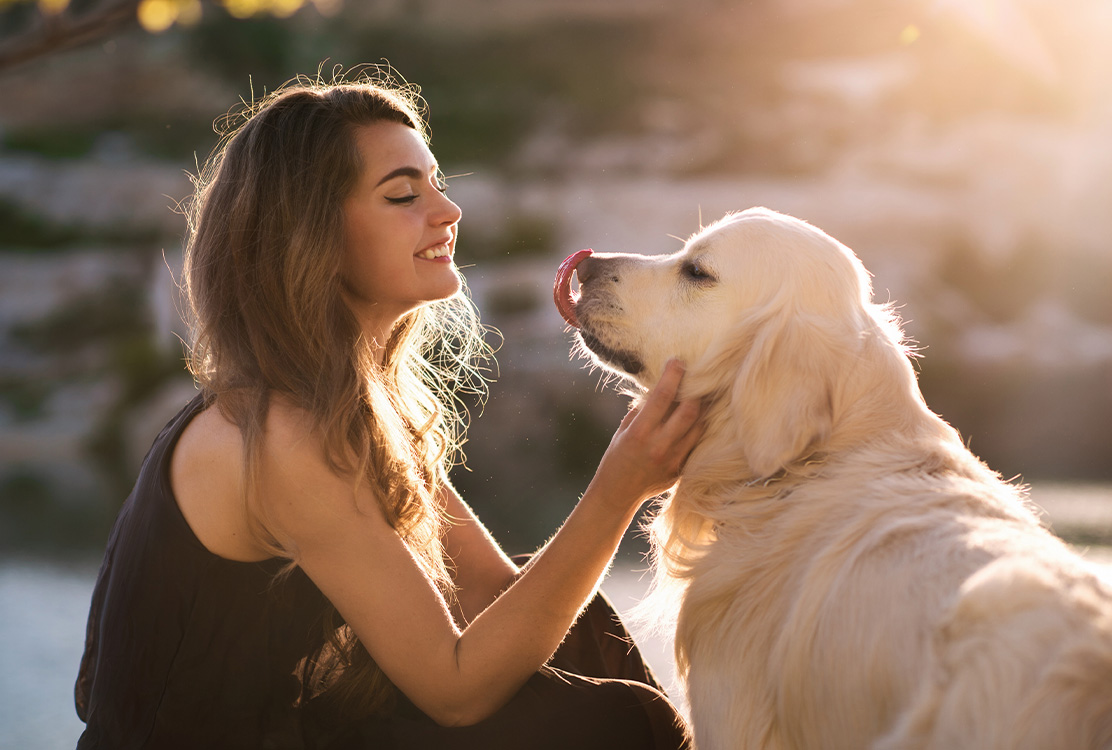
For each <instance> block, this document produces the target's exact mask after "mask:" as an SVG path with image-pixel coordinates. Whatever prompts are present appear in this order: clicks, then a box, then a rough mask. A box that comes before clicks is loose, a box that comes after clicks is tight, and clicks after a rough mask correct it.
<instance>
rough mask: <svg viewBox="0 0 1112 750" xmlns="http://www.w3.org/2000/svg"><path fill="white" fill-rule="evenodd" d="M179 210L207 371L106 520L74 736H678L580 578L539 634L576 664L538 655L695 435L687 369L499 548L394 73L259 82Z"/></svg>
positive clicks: (490, 741) (169, 741) (603, 739)
mask: <svg viewBox="0 0 1112 750" xmlns="http://www.w3.org/2000/svg"><path fill="white" fill-rule="evenodd" d="M192 219H193V220H192V222H191V233H190V237H189V241H188V244H187V255H186V260H187V263H186V284H187V289H188V293H189V300H190V304H191V307H192V310H193V313H194V316H195V319H196V320H195V333H194V342H193V348H192V352H191V359H190V368H191V371H192V372H193V374H194V376H195V378H196V379H197V381H198V383H199V384H200V386H201V394H200V395H199V396H198V397H197V398H196V399H195V400H194V401H193V402H192V403H190V404H189V405H188V406H187V407H186V408H185V409H184V410H183V411H182V412H181V413H180V414H179V415H178V416H177V417H176V418H175V419H174V420H173V421H171V423H170V424H169V425H167V427H166V429H165V430H164V431H163V433H162V434H161V435H160V436H159V437H158V438H157V439H156V441H155V443H154V446H153V447H152V449H151V452H150V453H149V454H148V457H147V459H146V461H145V462H144V466H143V469H142V471H141V473H140V477H139V479H138V482H137V484H136V487H135V490H134V491H133V492H132V495H131V496H130V497H129V498H128V501H127V503H126V504H125V506H124V508H123V510H122V511H121V514H120V517H119V519H118V520H117V523H116V526H115V529H114V531H113V533H112V537H111V539H110V541H109V546H108V551H107V554H106V556H105V561H104V565H103V567H102V570H101V573H100V577H99V579H98V582H97V587H96V590H95V592H94V595H93V603H92V607H91V610H90V616H89V629H88V638H87V645H86V653H85V657H84V659H83V661H82V665H81V672H80V676H79V678H78V684H77V703H78V712H79V714H80V715H81V717H82V718H83V719H84V720H85V721H86V723H87V728H86V731H85V733H84V734H83V735H82V738H81V740H80V742H79V747H80V748H101V747H105V748H108V747H111V748H121V747H129V748H130V747H136V748H138V747H152V748H154V747H157V748H170V747H189V748H198V747H206V748H213V747H236V748H249V747H268V748H270V747H273V748H281V747H324V746H326V745H327V746H330V747H367V748H371V747H385V748H391V747H427V748H434V747H451V748H457V747H476V748H478V747H483V748H497V747H502V746H505V747H536V748H543V747H553V748H558V747H560V748H562V747H592V746H599V747H603V746H605V747H676V746H677V745H679V744H680V743H681V742H682V734H683V732H682V727H681V726H680V724H681V722H680V721H679V719H678V717H677V715H676V714H675V712H674V710H673V709H672V708H671V706H670V704H668V703H667V701H666V700H665V699H664V698H663V696H662V695H661V694H660V693H658V692H656V691H655V690H654V689H653V687H651V686H650V685H647V684H643V683H645V682H651V677H649V676H648V674H647V672H646V671H645V669H644V668H643V665H641V663H640V661H639V659H638V658H637V656H636V654H635V653H634V654H633V656H632V657H627V656H626V654H625V653H619V654H617V656H618V658H614V656H615V654H614V651H615V649H614V647H613V644H614V643H617V641H616V640H614V638H613V637H612V635H608V634H607V632H605V631H607V629H609V630H611V631H614V632H616V633H617V634H619V635H621V634H623V632H622V631H621V630H620V627H619V626H616V625H614V623H613V622H612V620H613V616H612V613H611V612H609V611H608V610H606V609H605V605H604V604H603V603H601V602H600V601H598V600H596V601H595V602H594V603H593V604H591V607H590V608H589V609H588V616H586V617H585V618H584V620H585V621H584V622H582V623H581V624H580V625H578V626H576V628H575V629H573V630H572V636H571V637H569V639H568V640H569V643H568V644H567V645H566V646H565V648H564V649H562V650H561V653H560V654H557V658H556V659H555V660H554V661H553V662H552V664H553V665H561V664H563V665H565V666H569V667H574V668H577V669H580V670H581V671H582V672H585V673H589V677H584V676H576V675H574V674H571V673H567V672H561V671H558V670H556V669H554V668H553V667H552V666H545V664H546V662H548V661H549V659H550V657H552V656H553V653H554V652H555V651H556V650H557V648H558V647H559V646H560V644H561V642H562V641H563V640H564V639H565V636H566V635H567V634H568V631H569V628H571V627H572V625H573V623H575V622H576V619H577V617H578V616H579V615H580V613H581V612H582V611H583V609H584V607H585V606H586V605H587V603H588V602H589V601H590V600H591V599H592V596H593V594H594V592H595V588H596V586H597V584H598V581H599V579H600V578H601V577H602V575H603V574H604V572H605V570H606V567H607V565H608V564H609V561H610V559H611V557H612V555H613V554H614V551H615V549H616V547H617V545H618V542H619V540H620V538H621V536H622V533H623V532H624V531H625V529H626V527H627V526H628V524H629V523H630V521H631V520H632V518H633V516H634V514H635V513H636V511H637V509H638V507H639V506H640V505H641V503H642V502H643V501H644V500H645V499H646V498H648V497H651V496H653V495H654V494H657V493H659V492H662V491H664V490H665V489H667V488H668V487H669V486H670V485H671V484H672V483H674V481H675V480H676V477H677V475H678V471H679V467H680V465H681V464H682V461H683V460H684V458H685V457H686V455H687V454H688V453H689V452H690V449H691V447H692V446H693V445H694V442H695V440H696V439H697V437H698V433H699V428H698V427H697V412H698V409H697V406H696V405H694V404H692V403H686V402H684V403H680V404H679V405H678V406H673V399H674V397H675V394H676V391H677V388H678V383H679V380H680V377H681V375H682V368H681V367H680V366H679V365H678V364H673V365H671V366H670V367H669V368H668V370H667V371H666V372H665V374H664V376H663V377H662V379H661V382H660V384H659V385H658V386H657V387H656V388H655V389H654V390H653V392H652V393H650V395H649V396H648V398H647V400H646V401H645V403H644V405H643V407H642V408H641V409H640V410H639V411H633V412H631V413H630V414H629V415H628V416H627V417H626V419H625V420H623V422H622V424H621V425H620V427H619V429H618V431H617V432H616V434H615V437H614V439H613V441H612V442H611V445H610V447H609V448H608V449H607V451H606V453H605V455H604V456H603V459H602V462H601V464H600V466H599V469H598V472H597V473H596V475H595V477H594V479H593V480H592V482H591V483H590V485H589V486H588V488H587V490H586V491H585V492H584V494H583V496H582V498H581V499H580V501H579V503H578V504H577V506H576V507H575V509H574V511H573V512H572V513H571V515H570V516H569V517H568V519H567V521H566V522H565V523H564V525H563V526H562V528H561V529H560V531H559V532H558V533H557V534H556V535H555V536H554V537H553V538H552V540H551V541H550V542H549V543H548V544H547V545H545V547H544V548H543V549H542V550H541V551H540V552H538V553H537V554H536V555H534V556H533V557H532V558H531V560H530V562H529V563H528V565H526V566H525V568H524V569H523V570H519V569H518V568H517V566H516V565H515V564H514V563H513V562H511V560H510V559H508V558H507V557H506V555H505V554H504V553H503V552H502V550H501V549H500V548H499V547H498V545H497V544H496V543H495V542H494V541H493V539H492V538H491V537H490V535H489V534H488V533H487V531H486V529H485V528H484V527H483V526H482V524H481V523H480V522H479V521H478V519H477V518H476V517H475V515H474V514H473V513H472V512H471V510H470V509H469V508H468V506H467V505H466V504H465V503H464V502H463V500H462V499H461V498H460V497H459V495H458V494H457V493H456V492H455V490H454V489H453V488H452V486H451V484H450V483H449V482H448V479H447V474H446V469H447V467H448V466H449V465H450V462H451V460H452V457H453V455H454V453H455V452H456V450H457V449H458V446H459V444H460V440H461V431H462V428H461V420H460V417H459V415H458V414H457V412H456V410H455V409H453V408H450V407H451V406H452V405H453V404H452V401H453V399H454V398H455V394H456V392H458V390H459V388H460V387H461V383H462V384H466V383H469V382H470V383H474V382H475V380H474V378H471V377H469V376H470V375H471V374H473V372H472V371H471V369H470V367H471V365H470V364H469V363H470V362H471V361H472V359H473V357H472V355H474V354H475V353H476V352H477V351H479V350H481V348H482V345H481V339H480V338H479V331H480V329H479V326H478V323H477V320H476V318H475V316H474V314H473V312H472V309H471V308H470V306H469V303H468V302H467V300H466V298H465V297H464V296H463V294H462V293H461V284H462V282H461V279H460V277H459V273H458V270H457V268H456V266H455V263H454V257H453V256H454V250H455V241H456V233H457V229H458V224H459V220H460V210H459V208H458V206H456V205H455V204H454V203H453V202H452V201H451V200H449V199H448V197H447V196H446V194H445V185H444V183H443V180H442V178H441V175H440V171H439V167H438V165H437V163H436V160H435V158H434V157H433V155H432V152H431V151H430V150H429V147H428V142H427V137H426V134H425V131H424V127H423V121H422V118H421V116H420V113H419V109H418V106H417V99H416V98H415V96H414V95H413V94H411V93H410V92H408V91H407V90H405V89H401V88H398V87H393V86H390V85H388V84H385V83H381V82H380V83H375V82H372V81H370V80H363V81H360V82H357V83H341V84H333V85H327V86H325V85H311V84H307V83H304V82H300V83H298V84H296V85H291V86H289V87H286V88H285V89H283V90H280V91H279V92H277V93H275V94H273V95H271V96H269V97H267V98H266V99H265V100H264V101H263V102H262V103H261V104H260V105H258V106H256V107H254V108H253V109H251V110H250V111H249V112H247V113H246V115H245V118H244V122H243V123H242V125H241V126H240V127H239V128H238V129H237V130H234V131H233V132H232V133H230V134H229V136H227V137H226V138H225V139H224V141H222V146H221V147H220V148H218V150H217V152H216V154H215V156H214V157H213V159H211V160H210V162H209V164H208V166H207V167H206V169H205V170H204V172H203V174H202V175H201V178H200V179H199V180H198V185H197V193H196V198H195V202H194V206H193V214H192ZM592 612H593V614H592ZM599 623H601V625H599ZM584 644H586V645H584ZM625 651H626V653H628V648H626V649H625ZM611 677H632V678H634V679H630V680H626V681H619V680H613V679H599V678H611ZM638 677H640V678H641V682H637V681H636V678H638Z"/></svg>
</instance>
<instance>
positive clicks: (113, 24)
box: [0, 0, 140, 72]
mask: <svg viewBox="0 0 1112 750" xmlns="http://www.w3.org/2000/svg"><path fill="white" fill-rule="evenodd" d="M139 2H140V0H117V1H116V2H110V1H109V2H104V3H98V4H96V5H94V6H93V7H92V8H90V9H89V10H87V11H85V12H84V13H82V14H80V15H78V16H73V15H70V13H69V11H64V12H62V13H60V14H59V15H56V16H47V15H45V14H43V15H42V22H41V23H40V24H38V25H37V26H36V27H34V28H32V29H29V30H27V31H26V32H23V33H21V34H18V35H17V36H15V37H14V38H13V39H11V40H10V41H7V42H5V43H3V44H2V45H0V72H3V71H6V70H9V69H11V68H14V67H16V66H17V65H22V64H23V63H26V62H30V61H31V60H34V59H36V58H39V57H43V56H45V55H50V54H53V53H56V52H62V51H63V50H69V49H74V48H76V47H81V46H84V45H86V44H91V43H92V42H96V41H99V40H101V39H104V38H106V37H109V36H112V35H113V34H115V33H116V32H118V31H120V30H122V29H124V28H126V27H127V26H130V25H131V24H133V23H137V21H136V12H137V10H138V8H139Z"/></svg>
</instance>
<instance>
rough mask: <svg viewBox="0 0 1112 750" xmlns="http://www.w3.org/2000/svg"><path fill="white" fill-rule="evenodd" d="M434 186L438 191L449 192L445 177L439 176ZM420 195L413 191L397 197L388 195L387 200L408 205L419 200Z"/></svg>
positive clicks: (399, 204) (400, 204)
mask: <svg viewBox="0 0 1112 750" xmlns="http://www.w3.org/2000/svg"><path fill="white" fill-rule="evenodd" d="M432 186H433V189H435V190H436V191H437V192H438V193H441V194H447V192H448V183H447V182H446V181H445V180H444V178H443V177H437V178H436V179H435V180H434V181H433V183H432ZM420 197H421V194H420V193H418V192H412V193H409V194H408V195H399V196H397V197H396V198H391V197H390V196H387V197H386V200H387V201H389V202H390V203H393V204H394V205H397V206H408V205H409V204H410V203H413V201H415V200H417V199H418V198H420Z"/></svg>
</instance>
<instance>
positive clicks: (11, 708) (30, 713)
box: [0, 560, 673, 750]
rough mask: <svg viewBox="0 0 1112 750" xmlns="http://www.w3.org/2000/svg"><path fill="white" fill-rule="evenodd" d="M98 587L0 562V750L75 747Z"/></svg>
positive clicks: (664, 669) (650, 650)
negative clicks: (89, 621) (80, 672)
mask: <svg viewBox="0 0 1112 750" xmlns="http://www.w3.org/2000/svg"><path fill="white" fill-rule="evenodd" d="M95 579H96V566H95V565H92V564H89V565H83V566H75V565H63V564H59V563H52V562H48V561H41V560H40V561H22V560H17V561H11V560H9V561H0V602H2V603H3V604H2V605H0V750H72V748H73V747H74V746H75V745H76V744H77V738H78V737H79V736H80V735H81V730H82V728H83V727H84V724H82V723H81V721H80V720H79V719H78V718H77V714H76V712H75V711H74V707H73V682H74V679H75V678H76V676H77V666H78V662H79V661H80V660H81V652H82V647H83V645H84V640H85V617H86V615H87V614H88V608H89V597H90V595H91V594H92V590H93V582H94V581H95ZM647 585H648V577H647V576H642V575H640V573H638V572H636V571H631V570H629V569H627V568H624V567H618V568H616V569H615V570H614V572H613V573H612V574H611V577H610V578H609V579H608V580H607V583H606V586H605V589H606V591H607V593H608V595H610V597H611V598H612V600H613V602H614V604H615V606H617V607H618V609H619V610H628V609H629V608H630V607H632V606H633V605H634V604H636V603H637V601H638V600H639V599H640V598H641V596H642V595H643V593H644V590H645V588H646V587H647ZM635 635H639V634H638V633H636V631H635ZM638 642H639V643H640V642H641V638H638ZM642 649H643V651H644V653H645V658H646V659H647V660H648V661H649V663H650V664H651V665H652V667H653V669H654V670H656V673H657V675H658V677H659V678H660V679H661V681H662V682H663V683H664V684H665V685H666V686H670V684H671V682H672V669H671V657H670V655H669V654H670V645H669V644H665V643H662V642H659V640H656V641H651V642H650V641H646V642H645V643H644V644H643V646H642ZM670 692H673V691H670Z"/></svg>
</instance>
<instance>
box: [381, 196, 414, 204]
mask: <svg viewBox="0 0 1112 750" xmlns="http://www.w3.org/2000/svg"><path fill="white" fill-rule="evenodd" d="M386 200H387V201H389V202H390V203H393V204H394V205H397V206H408V205H409V204H410V203H412V202H413V201H415V200H417V193H413V194H411V195H402V196H399V197H397V198H391V197H390V196H386Z"/></svg>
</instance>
